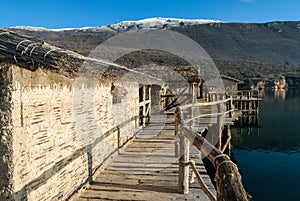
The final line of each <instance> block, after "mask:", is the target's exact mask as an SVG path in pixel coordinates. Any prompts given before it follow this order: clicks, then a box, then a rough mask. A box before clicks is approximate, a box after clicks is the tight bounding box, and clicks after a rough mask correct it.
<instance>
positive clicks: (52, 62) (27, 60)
mask: <svg viewBox="0 0 300 201" xmlns="http://www.w3.org/2000/svg"><path fill="white" fill-rule="evenodd" d="M0 61H6V62H11V63H15V64H16V65H18V66H20V67H23V68H26V69H28V70H31V71H35V70H37V69H38V68H44V69H47V70H50V71H53V72H56V73H60V74H63V75H65V76H68V77H75V76H78V74H80V75H84V74H88V75H93V76H95V77H97V76H98V77H99V79H101V80H102V79H103V80H112V81H116V80H120V79H122V80H130V81H136V82H139V83H141V84H161V83H162V81H161V80H160V79H158V78H155V77H152V76H150V75H146V74H144V73H142V72H138V71H135V70H133V69H128V68H126V67H124V66H121V65H118V64H114V63H111V62H107V61H104V60H100V59H95V58H90V57H85V56H83V55H80V54H77V53H75V52H72V51H69V50H64V49H61V48H58V47H55V46H52V45H50V44H48V43H45V42H43V41H41V40H37V39H32V38H28V37H26V36H21V35H18V34H16V33H14V32H12V31H8V30H6V29H0Z"/></svg>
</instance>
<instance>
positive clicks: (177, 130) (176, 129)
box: [174, 107, 181, 157]
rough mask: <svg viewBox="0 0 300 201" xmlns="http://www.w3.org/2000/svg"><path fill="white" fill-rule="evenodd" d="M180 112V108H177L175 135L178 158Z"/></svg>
mask: <svg viewBox="0 0 300 201" xmlns="http://www.w3.org/2000/svg"><path fill="white" fill-rule="evenodd" d="M179 112H180V110H179V108H178V107H176V110H175V113H174V116H175V130H174V135H175V157H178V154H179V153H178V152H179V149H178V146H179V127H180V122H181V120H180V114H179Z"/></svg>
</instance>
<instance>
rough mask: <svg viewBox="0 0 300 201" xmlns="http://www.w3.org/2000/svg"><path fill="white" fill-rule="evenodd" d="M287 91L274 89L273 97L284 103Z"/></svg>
mask: <svg viewBox="0 0 300 201" xmlns="http://www.w3.org/2000/svg"><path fill="white" fill-rule="evenodd" d="M286 91H287V89H274V97H275V98H277V99H279V100H282V101H284V100H285V97H286Z"/></svg>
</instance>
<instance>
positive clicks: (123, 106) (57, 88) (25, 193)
mask: <svg viewBox="0 0 300 201" xmlns="http://www.w3.org/2000/svg"><path fill="white" fill-rule="evenodd" d="M10 71H11V74H12V75H11V77H12V78H11V83H12V84H11V90H10V93H11V100H8V102H10V104H11V105H10V110H11V120H9V121H10V123H11V127H12V129H11V135H12V138H11V147H12V152H9V153H10V159H11V160H12V164H13V165H12V170H13V176H12V180H13V181H12V185H13V196H14V199H15V200H65V199H67V198H69V197H70V195H71V194H72V193H73V192H74V191H76V189H78V187H80V185H81V184H83V183H84V182H86V181H87V179H88V178H89V177H91V175H92V173H93V171H94V170H95V169H96V168H98V167H99V166H100V165H101V164H102V163H103V162H104V160H105V159H106V158H107V157H109V156H110V155H111V154H112V153H113V152H115V151H116V150H117V149H118V147H120V146H122V145H123V144H124V143H126V142H127V141H128V140H129V139H130V138H131V137H132V136H133V135H134V134H135V133H136V132H137V130H138V129H139V125H138V109H139V108H138V104H139V103H138V101H139V99H138V98H139V97H138V96H139V94H138V87H139V86H138V84H137V83H129V82H122V83H112V82H108V81H101V82H100V81H99V80H95V79H89V78H76V79H71V78H66V77H64V76H61V75H58V74H54V73H51V72H45V71H42V70H37V71H35V72H31V71H28V70H25V69H22V68H19V67H17V66H14V65H11V66H10ZM116 87H117V88H118V89H119V91H122V94H121V101H120V102H118V103H113V101H112V90H113V89H114V88H116ZM1 105H2V103H1ZM1 107H3V106H1ZM2 130H3V129H1V131H2ZM1 145H2V143H1Z"/></svg>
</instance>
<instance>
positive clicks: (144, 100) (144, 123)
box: [142, 85, 146, 127]
mask: <svg viewBox="0 0 300 201" xmlns="http://www.w3.org/2000/svg"><path fill="white" fill-rule="evenodd" d="M145 102H146V85H144V86H143V106H142V107H143V118H142V120H143V127H145V126H146V104H145Z"/></svg>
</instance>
